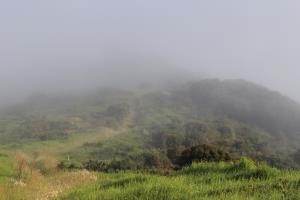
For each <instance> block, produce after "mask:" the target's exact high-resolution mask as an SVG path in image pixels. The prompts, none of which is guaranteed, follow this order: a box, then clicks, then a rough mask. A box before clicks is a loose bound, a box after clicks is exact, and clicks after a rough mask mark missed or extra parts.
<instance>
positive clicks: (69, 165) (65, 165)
mask: <svg viewBox="0 0 300 200" xmlns="http://www.w3.org/2000/svg"><path fill="white" fill-rule="evenodd" d="M57 167H58V168H59V169H61V170H78V169H83V165H82V164H81V163H80V162H78V161H74V160H63V161H61V162H59V163H58V165H57Z"/></svg>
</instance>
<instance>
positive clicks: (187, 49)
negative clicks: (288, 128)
mask: <svg viewBox="0 0 300 200" xmlns="http://www.w3.org/2000/svg"><path fill="white" fill-rule="evenodd" d="M299 10H300V1H299V0H251V1H249V0H226V1H224V0H206V1H203V0H188V1H182V0H178V1H176V0H172V1H171V0H148V1H142V0H135V1H133V0H126V1H124V0H119V1H116V0H106V1H104V0H103V1H102V0H48V1H41V0H26V1H24V0H6V1H5V0H0V70H1V71H0V92H1V94H2V96H3V97H2V99H9V98H10V97H16V96H14V95H16V94H23V95H24V94H27V93H30V92H32V91H35V90H47V89H49V88H58V89H59V88H64V89H68V88H77V87H78V88H81V87H90V86H92V85H96V84H98V83H99V82H98V81H99V79H100V78H99V77H101V78H103V76H104V77H106V78H108V79H110V78H112V79H114V78H113V77H109V76H108V75H106V73H107V72H108V71H112V72H113V73H116V74H115V75H116V77H119V76H120V74H122V73H124V71H125V70H124V71H122V70H115V71H113V70H111V69H110V70H109V69H108V67H111V65H109V64H107V65H106V64H105V63H108V62H116V63H119V64H120V63H122V61H124V60H126V62H125V63H126V64H124V69H125V68H126V66H127V65H131V62H132V60H133V61H136V60H139V62H136V63H137V65H138V64H139V63H143V62H144V63H143V64H141V66H143V67H145V68H147V67H153V65H154V64H155V65H156V66H157V67H158V68H160V67H162V66H168V69H170V68H171V69H174V71H175V67H176V68H180V69H181V70H185V71H186V72H188V71H191V72H193V75H195V76H197V77H203V76H207V77H221V78H243V79H247V80H252V81H254V82H256V83H260V84H263V85H265V86H267V87H269V88H271V89H275V90H279V91H281V92H283V93H284V94H287V95H289V96H291V97H293V98H295V99H297V100H298V101H300V87H298V86H299V84H300V80H299V78H298V77H299V73H300V68H299V64H300V56H299V54H300V39H299V37H300V12H299ZM128 60H130V61H128ZM140 60H142V61H140ZM127 61H128V62H127ZM150 61H151V64H149V65H147V63H148V62H150ZM120 65H122V64H120ZM172 66H174V67H173V68H172ZM169 67H170V68H169ZM132 71H134V70H132ZM156 71H157V72H159V69H158V70H156ZM129 74H130V73H129ZM127 75H128V74H127ZM116 77H115V79H117V78H116ZM125 78H126V76H125ZM128 78H129V79H131V78H133V75H131V76H130V77H128Z"/></svg>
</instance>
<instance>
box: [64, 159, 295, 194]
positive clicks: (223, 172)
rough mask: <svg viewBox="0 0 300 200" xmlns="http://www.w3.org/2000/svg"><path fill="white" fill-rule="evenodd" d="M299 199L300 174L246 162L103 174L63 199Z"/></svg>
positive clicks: (69, 192) (199, 164)
mask: <svg viewBox="0 0 300 200" xmlns="http://www.w3.org/2000/svg"><path fill="white" fill-rule="evenodd" d="M299 197H300V172H299V171H289V170H277V169H274V168H271V167H269V166H266V165H264V164H259V165H257V164H255V163H253V162H251V161H249V160H247V159H242V160H241V161H239V162H236V163H222V162H221V163H194V164H193V165H192V166H190V167H188V168H185V169H183V170H182V171H178V172H174V173H173V174H171V175H168V176H162V175H151V174H143V173H117V174H104V173H100V174H98V180H97V182H96V183H93V184H90V185H88V186H84V187H79V188H73V189H71V190H70V191H66V192H65V193H64V194H63V195H62V196H61V197H60V198H59V200H121V199H122V200H123V199H126V200H134V199H142V200H191V199H195V200H202V199H208V200H220V199H224V200H225V199H226V200H227V199H232V200H234V199H236V200H240V199H241V200H242V199H243V200H244V199H249V200H250V199H251V200H256V199H257V200H260V199H270V200H271V199H272V200H273V199H275V200H276V199H278V200H279V199H280V200H281V199H295V200H296V199H299Z"/></svg>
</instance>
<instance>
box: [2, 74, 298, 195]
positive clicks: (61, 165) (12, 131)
mask: <svg viewBox="0 0 300 200" xmlns="http://www.w3.org/2000/svg"><path fill="white" fill-rule="evenodd" d="M244 91H247V92H246V93H245V94H244ZM249 94H252V96H253V97H256V96H258V97H259V98H255V99H253V98H251V95H250V96H249ZM269 102H273V103H272V104H270V103H269ZM246 108H247V109H246ZM292 111H293V112H292ZM262 116H263V119H261V117H262ZM294 118H295V119H294ZM292 119H294V120H292ZM298 119H300V105H299V104H298V103H296V102H293V101H291V100H289V99H288V98H285V97H283V96H281V95H279V94H277V93H274V92H270V91H268V90H266V89H264V88H261V87H259V86H256V85H253V84H250V83H247V82H243V81H225V82H220V81H216V80H206V81H200V82H196V83H192V84H187V85H184V86H182V87H179V88H174V89H169V90H166V91H165V90H160V91H143V92H141V91H138V90H137V91H134V92H128V91H120V90H112V89H108V90H106V89H104V90H100V91H95V92H93V93H88V94H87V95H85V96H84V95H80V94H78V96H76V95H75V96H72V95H71V96H68V95H67V96H65V97H64V98H49V97H46V96H39V97H34V101H32V100H29V101H28V102H25V103H24V104H23V105H19V106H16V107H12V108H10V109H7V110H5V111H2V112H1V114H0V200H27V199H30V200H50V199H58V200H68V199H70V200H73V199H84V200H85V199H91V200H94V199H101V200H102V199H104V200H105V199H107V200H110V199H129V200H131V199H146V200H151V199H157V200H160V199H166V200H167V199H171V200H172V199H178V200H179V199H180V200H181V199H299V198H298V196H300V193H299V190H300V181H299V180H300V172H299V171H297V170H288V169H292V168H294V169H297V168H298V167H300V150H298V149H299V141H300V137H299V134H298V130H299V123H298V121H299V120H298ZM295 120H296V121H295ZM274 124H276V126H275V125H274ZM273 125H274V126H273ZM244 156H245V157H247V158H249V159H245V158H242V159H241V160H240V158H241V157H244ZM250 159H251V160H254V161H251V160H250ZM258 163H266V164H258ZM271 166H272V167H277V168H272V167H271Z"/></svg>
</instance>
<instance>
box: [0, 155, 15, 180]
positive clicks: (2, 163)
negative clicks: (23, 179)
mask: <svg viewBox="0 0 300 200" xmlns="http://www.w3.org/2000/svg"><path fill="white" fill-rule="evenodd" d="M13 173H14V166H13V161H12V160H11V158H9V156H8V155H6V154H1V153H0V183H1V182H4V181H5V180H6V179H8V178H9V177H11V176H13Z"/></svg>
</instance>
